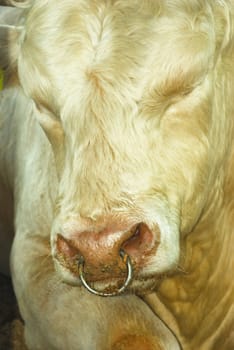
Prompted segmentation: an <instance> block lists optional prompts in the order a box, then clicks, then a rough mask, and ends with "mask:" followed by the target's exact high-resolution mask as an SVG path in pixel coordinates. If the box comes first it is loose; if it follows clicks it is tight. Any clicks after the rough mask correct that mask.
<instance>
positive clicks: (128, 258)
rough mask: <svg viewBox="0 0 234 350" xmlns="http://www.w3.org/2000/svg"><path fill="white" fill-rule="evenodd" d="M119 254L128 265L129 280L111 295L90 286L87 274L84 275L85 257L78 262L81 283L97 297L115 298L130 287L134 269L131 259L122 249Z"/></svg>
mask: <svg viewBox="0 0 234 350" xmlns="http://www.w3.org/2000/svg"><path fill="white" fill-rule="evenodd" d="M119 254H120V256H121V258H122V260H123V261H124V262H125V263H126V266H127V278H126V280H125V282H124V283H123V285H122V287H120V288H119V289H117V290H115V291H114V292H110V293H106V292H102V291H99V290H96V289H93V288H92V287H90V285H89V284H88V283H87V282H86V280H85V273H84V265H85V259H84V257H83V256H81V257H80V259H79V261H78V271H79V277H80V280H81V283H82V284H83V286H84V287H85V288H86V289H87V290H88V291H89V292H90V293H93V294H95V295H99V296H101V297H113V296H116V295H119V294H121V293H123V292H124V291H125V289H126V288H127V287H128V285H129V283H130V282H131V280H132V277H133V267H132V263H131V259H130V257H129V255H127V254H126V253H125V251H124V250H122V249H121V250H120V253H119Z"/></svg>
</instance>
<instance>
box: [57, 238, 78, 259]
mask: <svg viewBox="0 0 234 350" xmlns="http://www.w3.org/2000/svg"><path fill="white" fill-rule="evenodd" d="M56 248H57V254H58V257H59V258H60V259H61V257H62V258H63V259H66V258H68V259H69V260H70V261H73V260H76V261H77V259H78V256H79V251H78V249H77V248H75V247H74V245H72V243H71V242H69V240H67V239H65V238H64V237H63V236H62V235H60V234H57V240H56Z"/></svg>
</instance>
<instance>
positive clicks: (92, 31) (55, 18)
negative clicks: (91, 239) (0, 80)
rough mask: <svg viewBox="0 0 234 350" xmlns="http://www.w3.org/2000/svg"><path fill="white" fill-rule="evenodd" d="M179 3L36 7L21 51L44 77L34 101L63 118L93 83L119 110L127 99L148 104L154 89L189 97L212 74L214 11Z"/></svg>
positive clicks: (73, 3) (48, 4) (40, 3)
mask: <svg viewBox="0 0 234 350" xmlns="http://www.w3.org/2000/svg"><path fill="white" fill-rule="evenodd" d="M182 3H183V2H181V1H176V2H172V1H165V2H161V1H159V2H157V1H148V2H141V1H131V2H126V1H104V0H103V1H93V0H90V1H72V0H69V1H66V2H62V1H61V2H59V5H58V4H57V3H56V2H55V1H50V2H46V3H45V2H43V1H38V2H35V5H34V7H33V8H32V10H31V12H30V13H29V16H28V20H27V24H26V31H27V35H26V40H25V42H24V45H23V54H24V53H27V48H28V49H29V48H30V58H29V55H26V54H25V55H24V56H25V57H24V60H25V61H28V63H29V64H30V62H29V61H31V64H33V65H34V66H37V69H38V72H39V74H40V75H41V76H40V78H41V79H40V86H38V87H37V88H36V87H33V89H34V90H35V91H33V92H32V95H33V96H38V95H40V100H41V101H42V102H44V103H45V104H46V105H48V104H49V105H50V107H51V108H53V110H56V112H57V113H60V111H61V109H62V108H63V107H64V105H65V104H68V103H69V104H71V103H70V102H71V99H73V100H74V98H75V96H76V98H79V97H80V98H83V99H85V97H86V96H85V93H84V91H86V90H87V84H88V82H90V83H92V84H93V85H94V86H95V89H96V92H97V94H103V96H104V95H105V92H106V91H107V90H108V91H109V94H112V98H113V99H116V100H118V101H117V102H118V103H121V104H122V105H123V104H125V105H126V100H127V97H129V98H132V99H133V100H135V101H140V100H142V99H144V97H145V95H147V94H148V92H150V91H149V90H150V88H151V89H153V90H157V92H158V93H159V95H164V96H165V95H167V94H175V93H177V92H179V93H181V92H184V91H187V90H189V89H190V88H191V87H193V86H194V85H195V84H196V83H197V81H198V80H199V79H200V77H201V76H202V75H203V74H204V71H207V64H208V62H209V59H210V56H211V54H213V51H212V50H213V49H214V48H213V46H214V40H213V39H214V38H213V35H214V33H213V32H212V30H211V29H210V28H209V31H208V29H207V23H208V22H209V21H210V18H209V4H207V3H205V4H202V3H201V2H200V1H194V2H193V3H192V4H191V5H188V6H187V7H186V8H185V7H184V6H181V4H182ZM173 4H174V5H173ZM182 5H183V4H182ZM182 9H183V10H182ZM195 10H196V11H198V10H200V12H199V17H196V16H194V11H195ZM201 13H202V14H203V16H200V14H201ZM189 18H190V20H189ZM210 39H211V40H210ZM212 40H213V41H212ZM211 42H212V43H213V44H211ZM33 50H35V51H33ZM33 61H34V62H33ZM27 68H28V67H27ZM191 71H192V74H191ZM194 71H195V72H194ZM186 72H187V74H186ZM46 77H48V78H49V81H48V79H47V81H46ZM44 79H45V80H44ZM194 79H195V80H196V81H194ZM165 82H166V83H165ZM25 84H27V83H25ZM34 85H35V84H34ZM29 89H30V87H29ZM26 90H27V87H26ZM38 90H40V91H38ZM116 91H118V96H116ZM71 96H73V97H71ZM104 97H105V96H104Z"/></svg>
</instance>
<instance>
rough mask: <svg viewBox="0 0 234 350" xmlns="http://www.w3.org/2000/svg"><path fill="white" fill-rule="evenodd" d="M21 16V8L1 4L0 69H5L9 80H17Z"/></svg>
mask: <svg viewBox="0 0 234 350" xmlns="http://www.w3.org/2000/svg"><path fill="white" fill-rule="evenodd" d="M21 16H22V10H21V9H17V8H14V7H7V6H0V53H1V54H0V69H2V70H4V72H5V74H4V76H5V79H6V80H7V81H8V82H10V81H16V80H17V73H16V72H17V68H16V67H17V58H18V54H19V47H20V44H19V43H20V40H19V39H20V36H21V35H22V32H23V27H22V26H21V25H20V18H21Z"/></svg>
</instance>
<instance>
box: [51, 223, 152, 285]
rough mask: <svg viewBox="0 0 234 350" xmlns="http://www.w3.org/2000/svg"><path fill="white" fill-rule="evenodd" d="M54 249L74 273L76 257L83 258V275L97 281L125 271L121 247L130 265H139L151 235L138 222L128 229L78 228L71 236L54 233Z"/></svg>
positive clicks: (148, 249)
mask: <svg viewBox="0 0 234 350" xmlns="http://www.w3.org/2000/svg"><path fill="white" fill-rule="evenodd" d="M56 243H57V252H58V257H59V258H60V259H59V260H60V262H62V264H63V265H66V267H67V268H69V269H70V270H71V271H72V272H74V273H77V261H78V259H79V258H80V257H82V258H83V259H84V261H85V268H86V271H85V273H86V276H87V278H88V279H89V280H90V281H100V280H105V279H109V278H113V277H121V276H124V275H125V274H126V262H125V261H123V259H121V257H120V252H121V251H125V252H126V254H127V255H128V256H129V257H130V258H131V261H132V263H133V266H134V269H137V268H139V267H140V265H141V264H142V263H144V260H145V259H146V258H147V256H149V255H150V254H151V253H152V251H153V250H154V249H155V235H154V234H153V232H152V231H151V230H150V229H149V227H148V226H147V225H146V224H144V223H140V224H137V225H134V226H133V227H131V228H130V229H129V230H123V231H115V230H110V229H106V230H105V229H104V230H102V231H101V232H89V231H82V232H78V233H77V234H76V235H75V237H74V235H73V237H72V239H67V238H64V237H63V236H62V235H60V234H58V235H57V242H56Z"/></svg>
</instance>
